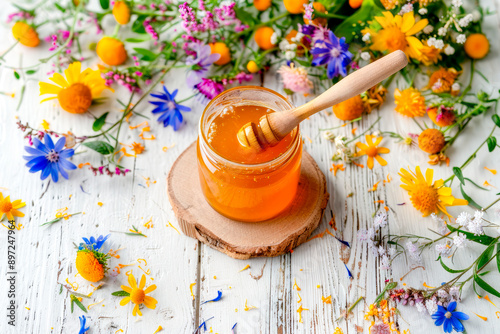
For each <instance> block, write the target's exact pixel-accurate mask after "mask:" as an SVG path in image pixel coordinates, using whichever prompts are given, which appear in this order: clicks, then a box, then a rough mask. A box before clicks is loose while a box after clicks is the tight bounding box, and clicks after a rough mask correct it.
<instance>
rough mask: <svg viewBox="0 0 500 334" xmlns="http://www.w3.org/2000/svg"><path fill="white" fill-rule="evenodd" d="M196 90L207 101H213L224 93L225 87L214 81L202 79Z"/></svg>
mask: <svg viewBox="0 0 500 334" xmlns="http://www.w3.org/2000/svg"><path fill="white" fill-rule="evenodd" d="M195 88H196V89H197V90H198V91H199V92H200V93H201V94H203V95H204V96H205V97H206V98H207V99H209V100H211V99H213V98H214V97H216V96H217V95H219V94H220V93H222V92H223V91H224V85H223V84H221V83H219V82H216V81H213V80H212V79H205V78H202V79H201V82H200V83H199V84H197V85H196V86H195Z"/></svg>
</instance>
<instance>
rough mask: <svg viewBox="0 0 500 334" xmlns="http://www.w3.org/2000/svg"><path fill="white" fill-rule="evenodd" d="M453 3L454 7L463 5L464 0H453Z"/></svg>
mask: <svg viewBox="0 0 500 334" xmlns="http://www.w3.org/2000/svg"><path fill="white" fill-rule="evenodd" d="M451 5H452V6H453V7H462V5H463V2H462V0H451Z"/></svg>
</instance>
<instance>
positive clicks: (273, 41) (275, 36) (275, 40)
mask: <svg viewBox="0 0 500 334" xmlns="http://www.w3.org/2000/svg"><path fill="white" fill-rule="evenodd" d="M278 38H279V36H278V34H277V33H276V32H274V33H273V34H272V35H271V44H278Z"/></svg>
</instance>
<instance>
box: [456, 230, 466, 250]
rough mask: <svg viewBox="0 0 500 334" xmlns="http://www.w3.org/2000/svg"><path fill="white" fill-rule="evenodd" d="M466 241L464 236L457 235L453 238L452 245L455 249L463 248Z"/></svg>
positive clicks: (461, 234)
mask: <svg viewBox="0 0 500 334" xmlns="http://www.w3.org/2000/svg"><path fill="white" fill-rule="evenodd" d="M466 239H467V237H466V236H465V234H463V233H458V234H457V235H455V236H454V237H453V244H454V245H455V247H457V248H464V247H466V246H467V244H466V242H465V241H466Z"/></svg>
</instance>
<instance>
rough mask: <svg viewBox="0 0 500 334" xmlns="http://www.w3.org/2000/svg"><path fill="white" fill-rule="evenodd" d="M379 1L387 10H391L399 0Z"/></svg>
mask: <svg viewBox="0 0 500 334" xmlns="http://www.w3.org/2000/svg"><path fill="white" fill-rule="evenodd" d="M380 2H381V3H382V6H384V8H385V9H387V10H393V9H394V8H396V6H397V5H399V0H380Z"/></svg>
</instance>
